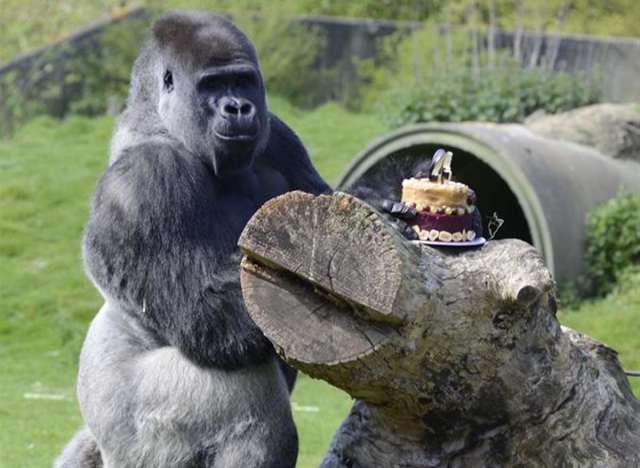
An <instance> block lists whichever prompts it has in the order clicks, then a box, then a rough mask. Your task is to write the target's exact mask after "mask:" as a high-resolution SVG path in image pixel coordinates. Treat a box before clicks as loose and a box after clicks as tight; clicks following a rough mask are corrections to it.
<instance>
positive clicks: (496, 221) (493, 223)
mask: <svg viewBox="0 0 640 468" xmlns="http://www.w3.org/2000/svg"><path fill="white" fill-rule="evenodd" d="M503 224H504V219H502V218H499V217H498V213H496V212H495V211H494V212H493V215H491V218H489V221H488V222H487V231H489V240H492V239H493V238H494V237H496V234H497V233H498V231H499V230H500V228H501V227H502V225H503Z"/></svg>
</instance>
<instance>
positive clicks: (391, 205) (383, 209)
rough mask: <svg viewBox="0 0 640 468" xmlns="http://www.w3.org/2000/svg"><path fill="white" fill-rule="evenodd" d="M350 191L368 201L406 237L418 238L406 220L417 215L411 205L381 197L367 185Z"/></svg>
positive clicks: (410, 238)
mask: <svg viewBox="0 0 640 468" xmlns="http://www.w3.org/2000/svg"><path fill="white" fill-rule="evenodd" d="M350 193H351V194H352V195H354V196H356V197H358V198H360V199H362V200H364V201H366V202H367V203H369V204H370V205H371V206H372V207H373V208H375V209H376V210H377V211H378V212H379V213H380V214H381V215H382V216H383V217H384V218H385V219H386V220H387V221H389V223H391V225H392V226H393V227H395V228H396V229H397V230H398V231H400V232H401V233H402V234H403V235H404V236H405V237H406V238H407V239H409V240H416V239H417V238H418V235H417V234H416V232H415V231H414V230H413V229H411V227H409V224H408V221H411V220H413V219H415V217H416V215H417V212H416V209H415V208H413V207H412V206H409V205H407V204H405V203H402V202H399V201H395V200H390V199H388V198H385V197H381V196H380V195H379V194H378V193H377V192H376V191H375V190H373V189H371V188H369V187H357V188H355V189H354V190H351V191H350Z"/></svg>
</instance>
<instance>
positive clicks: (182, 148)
mask: <svg viewBox="0 0 640 468" xmlns="http://www.w3.org/2000/svg"><path fill="white" fill-rule="evenodd" d="M195 17H196V18H198V19H202V21H201V22H198V21H195V23H193V24H191V27H189V28H186V29H185V30H184V31H183V30H180V31H182V32H181V33H180V34H175V36H176V37H177V39H178V40H179V41H180V42H179V43H178V44H173V43H172V42H171V39H172V37H173V36H172V31H173V28H174V27H178V26H181V25H183V24H184V23H188V20H189V19H191V18H192V15H187V14H185V13H181V14H179V15H177V16H176V20H175V24H174V22H173V21H172V19H173V17H172V16H168V17H166V18H163V19H162V20H160V21H159V22H158V23H157V24H156V26H154V32H155V33H156V35H157V34H160V37H159V38H158V39H157V40H156V41H157V43H153V42H152V46H151V47H147V48H146V51H145V52H144V53H143V55H142V57H141V58H140V59H139V61H138V63H137V65H136V69H137V72H138V75H140V74H142V75H143V76H145V77H146V78H147V80H146V81H145V82H141V81H140V78H139V77H138V79H137V80H136V77H135V76H134V82H135V83H136V85H135V86H134V89H135V91H136V92H137V95H138V96H139V95H144V96H157V95H158V94H160V93H161V92H162V91H161V90H158V89H148V88H149V87H151V88H158V87H159V86H158V85H157V84H155V83H154V82H153V80H152V77H151V76H150V74H149V73H150V70H153V69H156V71H158V72H159V73H158V74H159V75H160V74H161V72H162V70H158V69H157V68H155V67H154V66H153V65H152V63H155V62H149V61H148V60H149V58H148V56H155V54H157V53H158V52H157V50H156V49H157V47H158V46H159V47H160V48H161V50H162V49H167V50H171V51H174V50H175V51H176V56H178V53H177V52H178V51H179V52H181V54H180V57H183V56H185V55H186V56H188V57H190V58H191V60H193V61H196V60H203V61H206V64H207V65H208V64H209V63H219V64H225V63H226V62H225V60H228V58H227V53H228V49H230V47H226V46H225V48H224V52H225V55H224V57H225V58H224V59H223V58H221V57H220V56H218V55H216V54H217V52H218V50H217V49H216V47H215V44H217V42H215V41H210V42H207V43H206V44H199V43H198V42H197V41H193V40H192V41H189V37H195V36H198V35H201V34H203V33H202V30H204V31H205V32H207V31H209V29H210V28H213V29H212V30H211V31H210V32H211V34H213V35H214V36H216V35H221V34H218V31H223V32H224V33H225V34H224V35H222V36H223V37H224V38H225V40H228V39H227V38H228V36H230V37H231V39H232V40H230V41H229V42H230V43H231V44H233V39H234V38H237V37H238V34H239V32H238V31H237V30H236V29H235V28H231V29H230V30H227V28H226V27H227V26H228V25H229V23H228V22H226V21H224V20H222V19H220V18H219V17H214V16H212V15H203V16H200V15H197V16H195ZM209 18H211V19H212V23H213V26H212V25H211V24H210V23H209V22H208V21H207V20H208V19H209ZM242 37H243V36H242ZM238 43H239V44H237V43H236V44H235V45H240V48H239V50H240V51H243V50H247V51H248V53H247V54H245V55H242V54H236V55H239V56H241V59H239V61H240V62H242V63H244V62H245V61H248V62H249V63H251V64H252V65H253V66H254V68H255V71H256V73H259V69H258V68H257V62H255V55H254V54H255V52H254V51H253V48H252V47H250V46H249V45H248V42H246V40H238ZM189 44H191V45H192V46H193V47H194V48H195V50H194V51H192V50H191V49H189V48H188V45H189ZM212 44H213V45H214V46H212ZM201 49H204V50H201ZM206 51H208V55H207V54H206ZM228 54H229V56H232V55H233V54H231V53H230V52H229V53H228ZM212 55H214V57H212ZM207 57H208V59H206V58H207ZM156 60H157V59H156ZM176 64H177V62H176V63H174V65H176ZM193 66H194V65H193V64H190V67H193ZM174 70H175V69H174ZM174 73H176V72H175V71H174ZM177 74H178V75H179V76H181V75H182V73H181V72H180V73H177ZM156 81H157V82H158V83H160V78H159V77H158V78H157V80H156ZM176 81H177V83H176V90H174V91H173V92H176V91H177V88H178V86H180V83H179V78H178V77H176ZM154 85H155V86H154ZM257 88H258V89H257V92H256V91H254V92H253V94H257V95H258V98H257V100H258V101H262V102H263V103H264V88H263V87H262V85H261V81H260V85H259V86H257ZM240 91H242V89H241V90H240ZM249 94H251V93H249ZM196 99H197V98H196ZM138 102H139V101H138V99H136V94H133V97H132V102H131V103H132V104H134V107H133V108H132V107H131V106H130V107H129V109H128V110H127V112H126V113H125V115H124V117H123V119H122V121H121V123H120V129H119V132H118V133H117V134H116V139H117V138H118V137H119V135H124V136H125V137H128V140H129V141H124V142H120V141H118V142H116V143H114V147H115V150H116V151H117V153H116V154H112V158H111V159H112V161H113V164H112V165H111V166H110V167H109V169H108V170H107V171H106V173H105V174H104V175H103V177H102V179H101V180H100V183H99V185H98V188H97V191H96V195H95V198H94V201H93V205H92V213H91V218H90V221H89V224H88V226H87V229H86V235H85V239H84V258H85V261H86V266H87V270H88V272H89V273H90V275H91V277H92V278H93V280H94V281H95V283H96V284H97V286H98V287H99V288H100V289H101V290H102V292H103V293H104V294H105V295H106V296H107V297H108V298H109V299H114V300H117V301H118V302H119V303H121V304H122V305H123V306H125V307H126V308H127V310H130V311H131V313H132V314H137V315H138V316H139V318H140V320H141V321H142V323H143V324H144V325H145V326H146V327H147V328H148V329H149V330H151V331H153V332H154V333H155V334H156V335H157V336H158V338H159V340H161V341H162V342H163V343H166V344H169V345H172V346H176V347H178V348H179V349H180V350H181V351H183V353H184V354H185V355H186V356H188V357H189V358H190V359H192V360H194V361H195V362H197V363H198V364H200V365H203V366H220V367H226V368H234V367H238V366H242V365H246V364H251V363H256V362H260V361H262V360H264V359H266V358H268V357H269V356H270V354H271V345H270V344H269V343H268V342H267V341H266V339H265V338H264V337H263V335H262V333H261V332H260V330H258V329H257V327H256V326H255V325H254V324H253V322H252V321H251V320H250V319H249V317H248V315H247V314H246V311H245V310H244V306H243V302H242V296H241V294H240V291H239V281H238V274H237V273H238V263H239V255H238V249H237V246H236V242H237V240H238V236H239V234H240V232H241V230H242V229H243V228H244V226H245V224H246V223H247V221H248V220H249V218H250V217H251V215H252V214H253V213H254V212H255V211H256V210H257V208H258V207H259V206H260V205H261V204H262V203H264V202H265V201H266V200H268V199H269V198H272V197H273V196H276V195H279V194H281V193H284V192H286V191H289V190H294V189H299V190H304V191H308V192H312V193H321V192H326V191H329V190H330V189H329V187H328V186H327V184H326V183H324V182H323V181H322V179H321V178H320V177H319V176H318V174H317V172H316V171H315V169H314V168H313V166H312V165H311V163H310V161H309V158H308V156H307V153H306V151H305V149H304V147H303V145H302V143H301V142H300V141H299V139H298V138H297V137H296V136H295V134H294V133H293V132H292V131H291V130H290V129H289V128H288V127H287V126H286V125H285V124H284V123H283V122H281V121H280V120H279V119H278V118H277V117H275V116H273V115H271V114H269V113H268V112H267V111H266V107H264V105H261V104H258V107H259V108H260V110H259V114H264V115H259V116H258V120H259V121H264V122H266V124H263V126H262V128H260V135H259V137H258V139H257V143H256V144H255V146H256V148H255V153H256V154H255V156H254V161H253V163H252V165H251V166H250V167H249V168H248V169H247V170H244V171H241V172H239V173H237V174H235V173H234V174H223V175H218V174H216V168H215V162H214V160H215V158H216V154H215V151H214V152H212V151H210V150H209V151H202V152H198V149H200V148H201V147H205V146H206V145H201V143H202V141H203V140H205V141H209V140H214V139H215V138H212V137H211V136H209V135H206V136H202V137H201V136H200V135H197V134H196V135H195V136H192V137H191V139H190V140H187V141H186V144H185V143H184V142H183V141H180V139H179V138H176V137H175V136H174V134H178V135H188V134H189V133H190V132H191V129H180V130H177V131H173V132H172V131H170V130H169V129H167V128H164V127H162V124H163V122H162V121H156V122H153V120H161V119H158V118H157V117H156V115H154V113H150V114H147V110H148V109H149V108H152V107H153V106H150V105H149V103H148V102H145V105H144V106H143V109H139V108H138V107H137V106H135V104H137V103H138ZM141 111H143V112H144V114H143V115H141ZM198 112H199V111H196V113H198ZM156 114H157V113H156ZM200 118H203V119H205V122H203V123H199V124H197V126H198V127H200V128H203V127H204V128H206V126H207V122H206V119H207V114H204V115H198V117H197V118H195V120H199V119H200ZM213 118H214V119H215V116H214V117H213ZM140 119H145V120H151V121H152V123H149V122H147V123H146V124H145V125H143V131H144V130H146V129H147V128H149V127H151V125H152V124H153V125H157V127H158V131H157V132H155V134H151V135H146V136H147V138H145V135H139V133H140V129H138V128H137V125H136V124H137V123H138V122H139V121H140ZM188 120H192V119H187V121H188ZM180 124H181V123H180V122H173V121H170V123H169V126H176V127H177V126H179V125H180ZM124 129H126V130H127V131H126V132H123V130H124ZM131 134H134V135H135V136H134V137H133V138H132V137H131ZM265 138H266V140H265ZM131 140H133V141H131ZM263 140H265V143H263ZM130 141H131V142H130ZM220 146H222V147H224V142H220V141H218V142H213V143H211V146H210V148H211V147H212V148H218V147H220ZM225 149H234V148H225ZM243 149H244V148H243ZM251 152H252V151H251V149H250V150H247V151H245V152H243V153H241V154H231V156H229V157H235V158H238V159H242V158H245V157H247V156H246V154H245V153H251ZM212 153H213V154H212ZM222 310H225V311H233V313H230V312H226V313H224V314H223V313H221V311H222Z"/></svg>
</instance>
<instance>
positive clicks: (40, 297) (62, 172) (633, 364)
mask: <svg viewBox="0 0 640 468" xmlns="http://www.w3.org/2000/svg"><path fill="white" fill-rule="evenodd" d="M271 106H272V108H273V109H274V110H275V111H276V112H277V113H278V114H279V115H280V116H281V117H282V118H283V119H284V120H285V121H286V122H288V123H289V124H290V125H291V126H292V127H293V128H294V129H295V130H296V131H297V132H298V133H299V135H300V136H301V138H302V140H303V141H304V142H305V144H306V146H307V147H308V149H309V151H310V153H311V155H312V158H313V160H314V162H315V164H316V166H317V167H318V169H319V170H320V172H321V173H322V175H323V176H324V177H325V178H326V179H327V180H329V181H332V182H333V181H335V180H336V178H337V176H338V174H339V173H340V171H341V170H342V168H343V167H344V165H345V164H346V163H347V162H348V161H349V160H350V159H351V158H352V157H353V156H354V155H355V154H356V153H357V152H358V151H360V150H361V149H362V148H363V147H364V146H365V145H366V144H367V143H368V142H369V141H370V140H371V139H373V138H375V137H376V136H378V135H380V134H381V133H382V132H383V130H384V129H383V126H382V124H381V123H380V122H378V121H377V120H376V119H375V117H373V116H366V115H353V114H349V113H347V112H345V111H344V110H342V109H341V108H339V107H337V106H335V105H326V106H323V107H322V108H320V109H317V110H316V111H314V112H311V113H302V112H299V111H297V110H295V109H293V108H291V107H288V106H287V105H286V103H284V102H283V101H281V100H278V99H273V100H272V101H271ZM112 127H113V120H112V119H110V118H106V117H105V118H98V119H81V118H70V119H68V120H66V121H65V122H62V123H60V122H57V121H55V120H52V119H48V118H40V119H38V120H36V121H34V122H32V123H31V124H30V125H28V126H27V127H25V128H23V129H22V130H21V131H20V132H19V133H18V134H17V135H16V136H15V137H14V138H13V139H12V140H11V141H5V142H0V278H1V280H0V428H1V430H0V468H38V467H47V466H50V464H51V461H52V460H53V458H54V457H55V455H56V454H57V453H58V452H59V451H60V449H61V448H62V446H63V445H64V443H65V442H66V441H67V440H68V439H69V438H70V437H71V435H72V434H73V433H74V431H75V430H76V429H77V428H78V427H79V426H80V424H81V420H80V415H79V412H78V405H77V402H76V400H75V389H74V385H75V378H76V370H77V359H78V352H79V349H80V345H81V343H82V339H83V337H84V334H85V331H86V327H87V325H88V323H89V320H90V319H91V317H92V316H93V314H94V313H95V312H96V310H97V309H98V307H99V306H100V304H101V299H100V297H99V296H98V294H97V293H96V292H95V290H94V288H93V286H92V285H91V284H90V283H89V281H88V280H86V279H85V276H84V274H83V272H82V268H81V261H80V237H81V233H82V229H83V225H84V223H85V220H86V218H87V214H88V205H89V199H90V196H91V193H92V192H93V189H94V187H95V183H96V179H97V177H98V175H99V174H100V172H101V171H102V170H103V169H104V167H105V165H106V161H107V148H108V141H109V138H110V135H111V131H112ZM639 278H640V277H639ZM638 283H640V281H637V282H636V283H635V285H636V287H632V286H629V285H627V286H625V287H624V288H622V289H620V290H619V291H617V292H616V293H614V294H613V295H611V296H610V297H609V298H607V299H605V300H603V301H600V302H596V303H592V304H587V305H584V306H583V307H582V309H581V310H580V311H579V312H574V311H571V312H566V313H562V314H561V320H562V321H563V322H564V323H566V324H567V325H569V326H571V327H573V328H576V329H577V330H580V331H583V332H585V333H588V334H590V335H592V336H594V337H596V338H599V339H601V340H603V341H605V342H606V343H607V344H609V345H610V346H612V347H614V348H616V349H618V350H619V351H620V352H621V358H622V362H623V363H624V365H625V366H627V367H628V368H635V369H638V368H640V338H638V337H640V321H639V320H638V319H637V317H638V315H640V284H638ZM630 284H632V283H630ZM639 383H640V382H638V379H636V382H635V383H634V385H635V386H634V388H635V390H636V392H638V391H640V385H639ZM293 402H294V417H295V419H296V424H297V426H298V430H299V433H300V457H299V463H298V466H300V467H304V468H306V467H313V466H317V465H318V462H319V461H320V459H321V457H322V455H323V453H324V452H325V450H326V448H327V447H328V444H329V440H330V438H331V436H332V435H333V433H334V431H335V429H336V427H337V425H338V424H339V423H340V421H341V420H342V418H343V417H344V416H345V415H346V414H347V411H348V409H349V407H350V406H351V402H350V400H349V398H348V396H347V395H345V394H344V393H342V392H341V391H339V390H337V389H335V388H333V387H331V386H329V385H327V384H325V383H323V382H320V381H317V380H312V379H311V378H309V377H305V376H301V377H300V379H299V380H298V384H297V387H296V390H295V392H294V394H293Z"/></svg>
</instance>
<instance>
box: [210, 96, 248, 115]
mask: <svg viewBox="0 0 640 468" xmlns="http://www.w3.org/2000/svg"><path fill="white" fill-rule="evenodd" d="M218 109H220V114H221V115H222V116H223V117H224V118H225V119H228V120H235V119H249V120H250V119H252V118H253V116H254V115H255V113H256V108H255V106H254V105H253V103H252V102H251V101H249V100H247V99H244V98H237V97H223V98H221V99H220V100H219V101H218Z"/></svg>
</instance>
